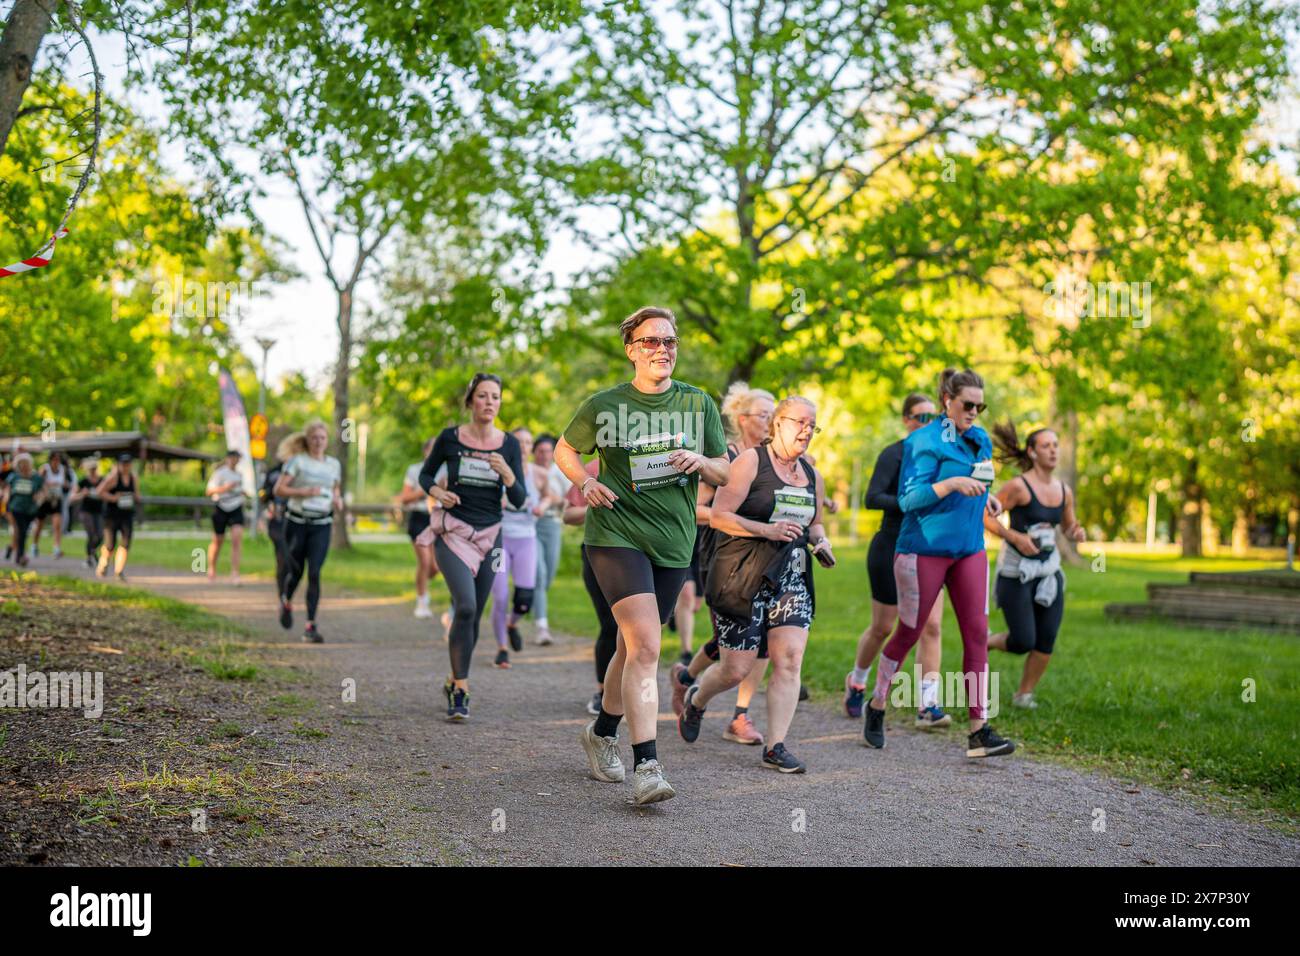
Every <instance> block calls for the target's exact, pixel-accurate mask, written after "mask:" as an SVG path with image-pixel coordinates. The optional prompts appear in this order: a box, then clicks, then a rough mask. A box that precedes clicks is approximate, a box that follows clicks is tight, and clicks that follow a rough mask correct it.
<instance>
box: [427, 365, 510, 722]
mask: <svg viewBox="0 0 1300 956" xmlns="http://www.w3.org/2000/svg"><path fill="white" fill-rule="evenodd" d="M463 404H464V406H465V407H466V408H467V409H469V411H470V420H469V422H468V423H467V424H464V425H452V426H450V427H449V428H446V429H444V430H443V431H442V432H441V433H439V435H438V437H437V439H436V440H435V441H434V443H433V449H432V450H431V451H430V452H429V457H428V458H426V459H425V461H424V467H423V468H422V469H420V487H421V488H423V489H424V490H425V491H426V492H427V493H428V494H429V496H430V497H432V498H433V499H434V500H435V501H436V502H437V503H438V505H439V507H438V508H437V509H436V511H435V512H434V513H432V515H431V517H430V521H429V527H428V528H426V529H425V531H424V533H423V534H421V535H420V537H419V538H417V539H416V543H417V544H427V543H431V544H433V550H434V556H435V557H436V558H437V560H438V568H439V569H440V570H441V571H442V579H443V580H444V581H446V582H447V590H448V591H449V592H450V594H451V627H450V628H449V629H448V633H447V651H448V654H449V656H450V658H451V676H450V677H448V678H447V681H446V683H445V684H444V685H443V693H445V694H446V695H447V719H448V720H450V721H453V722H460V721H464V720H468V719H469V671H470V664H471V662H472V660H473V657H474V648H475V646H476V645H477V644H478V636H479V626H480V624H481V622H482V619H483V610H484V608H486V607H487V602H488V596H489V595H490V594H491V593H492V584H493V582H494V581H495V580H496V574H497V562H499V561H500V560H502V557H501V556H502V552H501V514H502V510H501V499H502V492H503V491H504V493H505V498H506V500H507V501H509V503H510V504H511V505H512V506H513V507H515V508H519V507H521V506H522V505H523V504H524V499H525V496H526V495H527V493H528V492H527V485H526V484H525V479H524V460H523V455H522V453H521V451H520V447H519V439H517V438H515V436H514V435H511V434H509V433H508V432H504V431H502V430H501V429H500V428H498V427H497V425H496V419H497V414H498V413H499V412H500V410H501V379H500V377H499V376H496V375H492V374H490V373H488V372H478V373H477V374H475V376H474V378H473V379H472V380H471V381H470V383H469V388H467V389H466V390H465V398H464V402H463ZM444 465H445V466H446V477H445V481H446V485H445V486H443V485H441V484H438V479H439V472H440V471H442V469H443V466H444Z"/></svg>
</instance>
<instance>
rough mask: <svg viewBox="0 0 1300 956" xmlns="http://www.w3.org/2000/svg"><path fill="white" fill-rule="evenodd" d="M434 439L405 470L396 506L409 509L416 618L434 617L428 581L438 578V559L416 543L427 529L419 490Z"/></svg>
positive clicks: (424, 502) (426, 501)
mask: <svg viewBox="0 0 1300 956" xmlns="http://www.w3.org/2000/svg"><path fill="white" fill-rule="evenodd" d="M433 441H434V440H433V439H432V438H430V439H429V440H428V441H426V442H425V443H424V448H423V449H422V450H421V457H420V460H419V461H417V462H415V463H414V464H413V465H411V466H410V467H409V468H407V469H406V478H405V480H404V481H403V482H402V490H401V493H400V494H398V496H397V503H398V504H399V505H401V506H402V507H404V508H407V509H409V510H408V511H407V513H406V536H407V537H408V538H410V539H411V548H412V550H414V551H415V616H416V617H418V618H430V617H433V609H432V608H431V607H429V582H430V581H431V580H433V578H435V577H437V575H438V560H437V558H435V557H434V556H433V548H432V547H430V546H428V545H421V544H416V543H415V542H416V540H417V539H418V538H419V537H420V535H421V534H423V533H424V529H425V528H427V527H429V496H428V495H426V494H425V493H424V489H423V488H421V487H420V469H421V468H423V467H424V460H425V459H426V458H428V457H429V452H431V451H433Z"/></svg>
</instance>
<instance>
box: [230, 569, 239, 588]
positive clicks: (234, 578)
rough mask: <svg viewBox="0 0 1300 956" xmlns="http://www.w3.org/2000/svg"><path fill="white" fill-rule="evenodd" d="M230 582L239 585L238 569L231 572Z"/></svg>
mask: <svg viewBox="0 0 1300 956" xmlns="http://www.w3.org/2000/svg"><path fill="white" fill-rule="evenodd" d="M230 583H231V584H233V585H234V586H235V587H239V572H237V571H231V572H230Z"/></svg>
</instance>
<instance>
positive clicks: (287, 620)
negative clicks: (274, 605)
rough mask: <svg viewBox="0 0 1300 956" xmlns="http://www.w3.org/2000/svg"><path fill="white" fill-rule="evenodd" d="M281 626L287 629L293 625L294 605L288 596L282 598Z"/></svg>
mask: <svg viewBox="0 0 1300 956" xmlns="http://www.w3.org/2000/svg"><path fill="white" fill-rule="evenodd" d="M280 626H281V627H282V628H284V629H285V630H286V631H287V630H289V628H291V627H293V605H292V604H290V603H289V599H288V598H286V597H281V598H280Z"/></svg>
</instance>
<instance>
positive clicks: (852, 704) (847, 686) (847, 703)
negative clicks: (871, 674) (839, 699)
mask: <svg viewBox="0 0 1300 956" xmlns="http://www.w3.org/2000/svg"><path fill="white" fill-rule="evenodd" d="M866 696H867V685H866V684H863V685H862V686H861V687H859V686H858V685H857V684H855V683H853V672H852V671H849V672H848V673H847V674H845V675H844V713H846V714H848V715H849V716H850V717H853V718H858V717H861V716H862V701H863V700H864V699H865V698H866Z"/></svg>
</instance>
